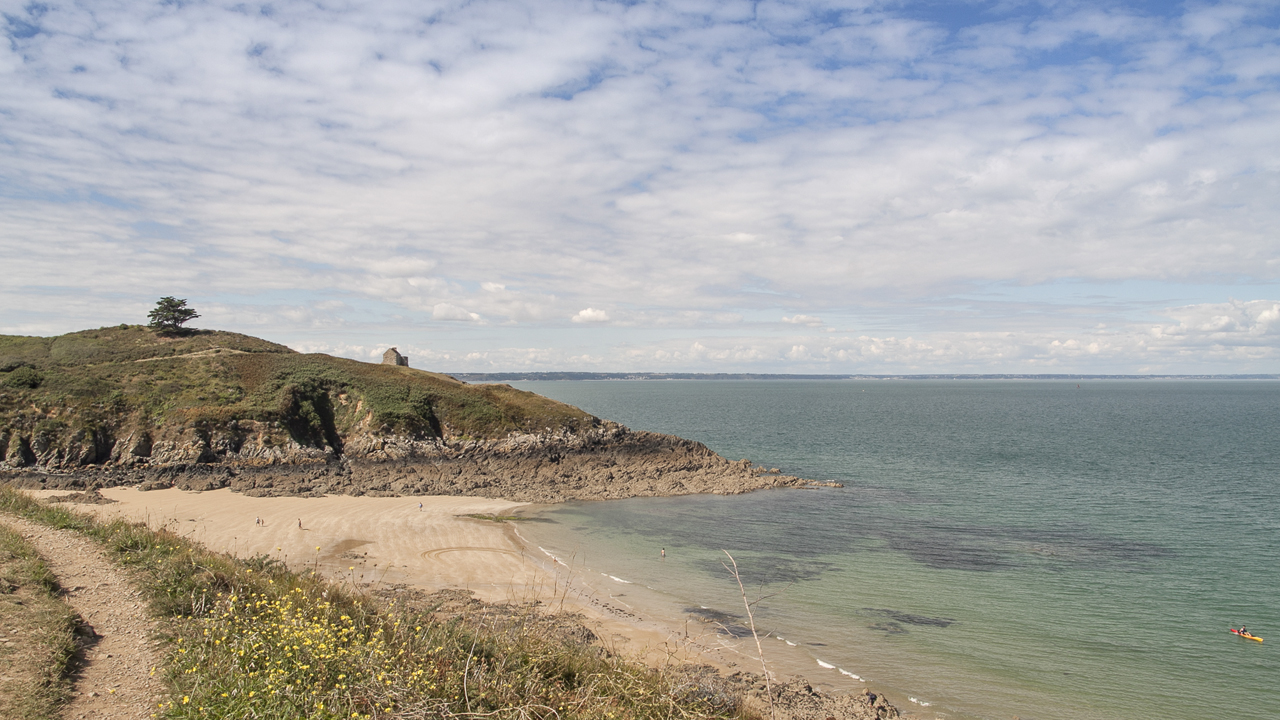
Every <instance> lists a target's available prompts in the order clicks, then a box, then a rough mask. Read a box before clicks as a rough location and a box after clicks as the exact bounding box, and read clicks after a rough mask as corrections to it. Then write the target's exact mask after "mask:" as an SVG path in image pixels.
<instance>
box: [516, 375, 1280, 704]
mask: <svg viewBox="0 0 1280 720" xmlns="http://www.w3.org/2000/svg"><path fill="white" fill-rule="evenodd" d="M516 385H517V386H518V387H521V388H523V389H527V390H532V391H534V392H537V393H540V394H542V395H546V396H548V397H552V398H555V399H557V400H562V401H565V402H569V403H571V404H574V405H577V406H579V407H582V408H584V409H586V410H588V411H589V412H592V413H593V414H595V415H598V416H600V417H607V418H610V419H613V420H617V421H619V422H622V423H623V424H625V425H628V426H629V427H632V428H634V429H646V430H655V431H659V432H667V433H673V434H676V435H680V436H683V437H687V438H691V439H695V440H699V441H701V442H704V443H706V444H707V445H708V446H710V447H711V448H712V449H714V450H716V451H718V452H720V453H721V454H723V455H725V456H727V457H729V458H731V459H737V458H743V457H745V458H750V459H751V460H753V461H754V462H756V463H758V464H762V465H765V466H768V467H778V468H780V469H781V470H783V471H784V472H786V473H789V474H795V475H800V476H803V477H808V478H812V479H821V480H838V481H840V482H842V483H844V484H845V487H844V488H843V489H822V490H784V491H767V492H760V493H752V494H749V495H744V496H734V497H716V496H692V497H681V498H653V499H634V500H625V501H613V502H599V503H571V504H567V505H564V506H557V507H555V508H552V509H550V510H548V511H547V512H546V513H545V515H546V517H548V518H550V519H554V520H556V521H557V522H556V523H555V524H542V523H537V524H528V525H526V526H523V527H522V531H525V530H526V528H527V534H528V533H532V534H533V535H534V536H535V540H536V542H538V543H539V544H543V545H544V546H546V547H548V548H550V549H553V550H554V551H555V552H558V553H566V554H570V555H574V556H575V557H577V558H578V559H579V560H580V561H581V562H583V563H585V564H586V565H589V566H590V567H591V569H592V570H599V571H600V572H603V573H607V574H610V575H615V576H617V577H619V578H622V579H626V580H628V581H630V582H632V583H635V585H634V586H632V587H634V588H636V589H637V590H639V588H641V587H648V588H651V589H652V593H651V595H653V598H657V599H656V600H654V599H653V598H651V599H650V602H651V603H652V602H659V603H661V602H666V603H668V604H669V605H670V606H671V607H674V608H678V609H679V610H684V609H698V608H701V607H704V606H705V607H708V608H712V609H714V610H720V611H724V612H728V613H734V612H735V611H738V608H740V607H741V605H740V602H741V601H740V598H739V597H738V595H737V587H736V585H732V580H731V579H729V578H728V577H727V574H726V572H725V570H724V568H723V567H722V566H721V560H722V559H723V555H721V554H720V550H721V549H725V550H728V551H730V552H731V553H733V555H734V557H735V558H737V560H738V562H739V565H740V566H741V568H742V573H743V576H744V579H745V580H746V581H747V583H748V585H749V590H750V592H751V594H752V596H753V598H754V597H759V596H766V599H765V600H763V601H762V602H761V603H760V617H759V618H758V621H759V622H760V623H761V625H762V626H763V627H765V628H766V629H768V630H770V631H771V632H773V633H775V634H776V635H779V636H781V637H783V638H785V639H786V641H788V642H789V643H795V645H794V646H793V645H790V644H786V645H784V644H783V642H781V641H778V640H776V639H771V640H769V642H770V643H772V645H767V646H766V655H771V656H776V657H778V658H794V657H795V656H802V659H803V660H804V661H805V662H808V661H809V660H812V661H813V663H814V664H813V665H811V666H805V667H807V668H808V669H805V673H806V675H807V676H810V677H812V678H813V679H814V680H815V681H818V682H823V683H827V684H829V685H830V686H833V687H836V688H840V689H846V688H847V689H856V688H858V687H860V686H859V685H858V684H857V682H858V681H856V680H854V679H852V677H851V675H858V676H860V677H862V678H864V679H866V680H867V681H868V682H869V683H870V685H871V686H872V687H874V688H877V689H880V690H882V691H885V692H888V693H889V694H890V697H891V699H893V700H894V701H895V702H896V703H897V704H898V705H899V706H900V707H901V708H902V709H903V710H904V711H909V712H910V713H912V714H914V715H915V716H918V717H928V718H933V717H938V718H942V717H946V718H956V719H964V718H1004V719H1008V718H1012V717H1015V716H1016V717H1020V718H1022V719H1023V720H1033V719H1035V720H1083V719H1086V718H1087V719H1100V718H1117V719H1119V718H1133V719H1143V718H1151V719H1153V720H1154V719H1157V718H1159V719H1171V720H1181V719H1183V718H1186V719H1188V720H1190V719H1191V718H1197V719H1199V718H1205V717H1215V718H1241V719H1257V720H1262V719H1263V718H1266V719H1268V720H1272V719H1274V718H1277V717H1280V659H1278V657H1277V654H1276V652H1275V647H1276V646H1277V645H1280V593H1278V592H1277V591H1278V590H1280V482H1278V481H1280V453H1278V452H1277V449H1276V443H1277V440H1278V439H1280V383H1275V382H1244V381H1216V382H1208V381H1206V382H1193V381H1169V382H1156V381H1144V382H1125V381H1092V382H1085V383H1080V387H1079V388H1077V385H1076V383H1074V382H1070V383H1068V382H1055V381H758V382H753V381H732V382H723V381H722V382H716V381H678V382H654V381H637V382H523V383H517V384H516ZM663 548H665V550H666V552H667V557H666V558H665V559H663V558H661V557H660V556H659V550H660V549H663ZM620 587H621V586H620ZM1240 623H1245V624H1247V625H1248V626H1249V627H1250V628H1251V629H1252V630H1254V631H1255V632H1256V633H1257V634H1258V635H1260V636H1262V637H1269V636H1274V639H1269V640H1268V641H1267V642H1266V643H1256V642H1251V641H1248V640H1244V639H1241V638H1238V637H1235V636H1233V635H1231V634H1229V633H1227V632H1226V630H1227V628H1228V627H1238V626H1239V624H1240ZM771 647H776V648H777V650H776V651H774V650H771ZM818 661H822V663H825V664H826V665H829V666H832V667H830V668H828V667H825V666H822V665H819V664H817V663H818ZM793 664H795V663H793ZM841 669H843V670H844V671H845V672H846V674H841V673H840V672H838V670H841ZM913 699H914V700H913ZM924 703H928V704H927V705H925V704H924Z"/></svg>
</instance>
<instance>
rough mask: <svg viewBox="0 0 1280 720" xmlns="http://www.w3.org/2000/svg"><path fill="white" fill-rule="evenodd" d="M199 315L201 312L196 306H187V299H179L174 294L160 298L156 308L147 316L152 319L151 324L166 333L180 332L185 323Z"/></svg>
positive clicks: (153, 327)
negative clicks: (197, 310)
mask: <svg viewBox="0 0 1280 720" xmlns="http://www.w3.org/2000/svg"><path fill="white" fill-rule="evenodd" d="M198 317H200V313H198V312H196V311H195V308H189V307H187V301H186V300H179V299H178V298H176V297H173V296H172V295H168V296H165V297H162V298H160V300H159V302H157V303H156V307H155V309H154V310H152V311H151V312H149V313H147V318H148V319H150V320H151V322H150V323H149V326H150V327H151V328H152V329H153V330H159V331H160V332H166V333H176V332H179V331H181V330H182V326H183V325H184V324H186V323H187V322H190V321H191V320H195V319H196V318H198Z"/></svg>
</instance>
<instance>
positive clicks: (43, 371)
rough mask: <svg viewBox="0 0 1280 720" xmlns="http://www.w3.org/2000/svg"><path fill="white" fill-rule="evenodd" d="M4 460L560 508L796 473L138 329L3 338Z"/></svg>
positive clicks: (310, 362) (250, 489)
mask: <svg viewBox="0 0 1280 720" xmlns="http://www.w3.org/2000/svg"><path fill="white" fill-rule="evenodd" d="M0 458H3V462H0V474H3V475H8V476H9V477H10V479H11V480H12V481H16V482H20V483H21V484H24V485H27V486H41V487H48V488H87V487H101V486H111V485H120V484H137V483H141V484H143V485H144V486H147V487H167V486H170V485H177V486H179V487H185V488H188V489H193V490H203V489H215V488H220V487H231V488H232V489H233V490H238V491H242V492H245V493H248V494H255V495H279V494H324V493H345V494H352V495H360V494H381V495H390V494H396V495H400V494H468V495H482V496H488V497H504V498H509V499H513V500H525V501H537V502H556V501H560V500H565V499H570V498H583V499H604V498H621V497H632V496H645V495H672V494H685V493H705V492H716V493H734V492H745V491H748V490H755V489H759V488H764V487H778V486H785V485H800V484H803V481H801V480H799V479H797V478H791V477H785V476H781V475H778V474H777V473H776V472H775V473H769V472H765V471H763V470H762V469H761V468H757V467H753V466H751V465H750V463H747V462H746V461H739V462H730V461H728V460H726V459H725V458H722V457H720V456H719V455H717V454H715V453H714V452H712V451H711V450H709V449H708V448H706V447H705V446H703V445H702V444H700V443H696V442H691V441H687V440H682V439H680V438H676V437H671V436H666V435H658V434H654V433H646V432H632V431H630V430H628V429H627V428H625V427H622V426H620V425H618V424H616V423H612V422H608V421H603V420H600V419H598V418H595V417H592V416H590V415H588V414H587V413H584V412H582V411H581V410H578V409H577V408H573V407H571V406H568V405H564V404H561V403H557V402H554V401H552V400H548V399H546V398H543V397H541V396H538V395H534V394H532V393H526V392H522V391H519V390H515V389H514V388H511V387H508V386H504V385H482V386H471V385H467V384H466V383H462V382H459V381H457V380H454V379H453V378H449V377H447V376H443V375H438V374H434V373H427V372H422V371H418V370H413V369H410V368H407V367H400V366H389V365H373V364H369V363H358V362H355V361H351V360H345V359H341V358H332V357H329V356H324V355H301V354H298V353H294V352H293V351H291V350H288V349H287V348H283V347H282V346H278V345H273V344H271V343H267V342H265V341H262V340H258V339H256V338H247V337H245V336H239V335H234V334H231V333H202V334H192V335H190V336H185V337H179V338H166V337H163V336H156V335H154V334H152V333H150V332H149V331H147V330H146V329H144V328H138V327H129V326H125V327H120V328H107V329H103V330H99V331H86V332H84V333H74V334H72V335H70V336H62V337H60V338H13V337H4V336H0Z"/></svg>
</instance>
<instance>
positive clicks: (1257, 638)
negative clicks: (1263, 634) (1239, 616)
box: [1231, 628, 1262, 642]
mask: <svg viewBox="0 0 1280 720" xmlns="http://www.w3.org/2000/svg"><path fill="white" fill-rule="evenodd" d="M1231 632H1233V633H1235V634H1236V635H1240V637H1242V638H1249V639H1250V640H1257V641H1258V642H1262V638H1260V637H1258V636H1257V635H1251V634H1248V633H1245V634H1241V633H1240V631H1239V630H1237V629H1235V628H1231Z"/></svg>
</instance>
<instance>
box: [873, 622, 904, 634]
mask: <svg viewBox="0 0 1280 720" xmlns="http://www.w3.org/2000/svg"><path fill="white" fill-rule="evenodd" d="M867 627H869V628H871V629H872V630H879V631H880V632H883V633H888V634H890V635H902V634H905V633H906V632H907V629H906V628H904V627H902V626H901V625H899V624H898V623H896V622H879V623H872V624H870V625H868V626H867Z"/></svg>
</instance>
